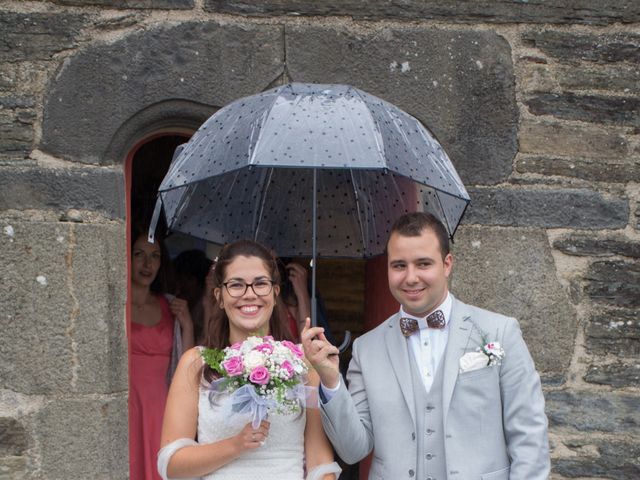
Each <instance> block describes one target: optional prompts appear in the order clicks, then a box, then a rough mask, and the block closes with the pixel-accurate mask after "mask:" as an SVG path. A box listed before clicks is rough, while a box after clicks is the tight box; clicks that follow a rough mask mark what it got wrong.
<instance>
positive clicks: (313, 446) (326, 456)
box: [304, 369, 339, 480]
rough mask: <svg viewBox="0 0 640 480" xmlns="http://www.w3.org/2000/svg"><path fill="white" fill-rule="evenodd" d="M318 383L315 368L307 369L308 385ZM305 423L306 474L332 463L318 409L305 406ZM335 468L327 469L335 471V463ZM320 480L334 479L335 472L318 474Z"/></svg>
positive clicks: (331, 450)
mask: <svg viewBox="0 0 640 480" xmlns="http://www.w3.org/2000/svg"><path fill="white" fill-rule="evenodd" d="M319 384H320V377H319V376H318V374H317V373H316V372H315V370H313V369H310V370H309V383H308V385H309V386H312V387H318V385H319ZM306 414H307V425H306V427H305V430H304V452H305V458H306V467H307V472H308V476H307V478H309V477H310V475H311V474H312V473H313V469H314V468H316V467H320V466H323V465H325V466H327V467H328V466H329V464H332V463H333V449H332V448H331V444H330V443H329V440H328V439H327V436H326V435H325V433H324V428H323V427H322V418H321V417H320V409H318V408H307V412H306ZM335 467H336V468H335V469H332V468H329V470H332V471H336V469H337V470H338V473H339V467H338V466H337V464H335ZM319 478H321V479H322V480H335V479H336V478H337V474H333V473H330V474H326V475H323V476H320V477H319Z"/></svg>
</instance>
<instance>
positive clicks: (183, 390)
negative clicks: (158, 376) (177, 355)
mask: <svg viewBox="0 0 640 480" xmlns="http://www.w3.org/2000/svg"><path fill="white" fill-rule="evenodd" d="M201 367H202V360H201V358H200V352H199V351H198V349H197V348H192V349H191V350H189V351H187V352H185V354H184V355H183V356H182V358H181V359H180V363H178V368H177V370H176V373H175V375H174V376H173V381H172V382H171V387H170V388H169V396H168V397H167V406H166V407H165V412H164V421H163V424H162V437H161V440H160V446H161V447H163V448H164V447H166V446H167V445H170V444H171V443H172V442H175V441H177V440H181V439H190V440H193V439H195V437H196V431H197V426H198V397H199V385H200V378H201ZM259 430H260V435H258V439H259V440H262V439H263V437H266V435H267V433H268V424H267V423H266V422H263V424H262V425H261V426H260V429H259ZM254 433H255V431H254V430H253V429H252V427H251V424H250V423H249V424H247V425H246V426H245V427H244V428H243V429H242V431H241V432H240V433H239V434H238V435H236V436H234V437H231V438H227V439H225V440H221V441H219V442H215V443H209V444H196V445H190V446H185V447H183V448H180V449H179V450H177V451H176V452H175V453H174V454H173V455H172V456H171V458H170V459H169V462H168V466H167V472H166V473H167V477H168V478H183V477H200V476H203V475H206V474H208V473H211V472H212V471H214V470H217V469H218V468H220V467H222V466H223V465H225V464H227V463H229V462H231V461H232V460H234V459H236V458H238V457H239V456H240V455H242V454H243V453H244V452H246V451H247V450H252V449H255V448H258V447H259V446H260V442H259V441H255V437H256V435H253V434H254Z"/></svg>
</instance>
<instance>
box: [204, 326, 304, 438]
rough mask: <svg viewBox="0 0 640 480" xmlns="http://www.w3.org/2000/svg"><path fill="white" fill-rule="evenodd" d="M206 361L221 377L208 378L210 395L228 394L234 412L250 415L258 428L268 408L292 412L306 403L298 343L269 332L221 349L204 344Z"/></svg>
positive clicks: (301, 360)
mask: <svg viewBox="0 0 640 480" xmlns="http://www.w3.org/2000/svg"><path fill="white" fill-rule="evenodd" d="M201 355H202V358H203V359H204V361H205V363H206V364H207V365H209V366H210V367H211V369H212V370H214V371H215V372H217V373H218V374H219V375H220V377H219V378H218V379H216V380H214V381H213V382H211V385H210V387H209V388H210V390H211V397H210V398H211V399H212V400H213V399H214V398H215V396H216V395H218V394H221V393H230V394H231V402H232V403H231V404H232V409H233V411H234V412H239V413H247V412H251V413H252V415H253V421H252V423H253V427H254V428H258V426H259V425H260V422H261V421H262V420H264V419H265V418H266V416H267V414H268V412H269V411H271V410H275V411H277V412H278V413H295V412H299V411H301V409H302V407H303V406H304V405H305V400H306V397H307V388H308V387H305V385H304V384H305V382H306V374H307V372H308V368H307V365H306V364H305V363H304V359H303V356H304V354H303V351H302V348H301V347H300V345H296V344H295V343H293V342H290V341H288V340H282V341H276V340H274V339H273V337H271V336H266V337H249V338H247V339H246V340H245V341H244V342H242V343H234V344H233V345H231V346H230V347H227V348H225V349H224V350H218V349H215V348H204V349H202V351H201Z"/></svg>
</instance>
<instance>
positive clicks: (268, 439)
mask: <svg viewBox="0 0 640 480" xmlns="http://www.w3.org/2000/svg"><path fill="white" fill-rule="evenodd" d="M214 274H215V285H216V287H215V289H214V295H215V297H216V300H217V305H216V307H215V312H214V314H213V316H212V318H211V319H210V320H209V321H210V322H211V323H210V325H209V328H207V329H206V331H208V332H209V333H208V336H207V338H206V339H205V341H204V342H203V343H204V346H205V347H213V348H220V349H221V348H224V347H227V346H229V345H231V344H234V343H236V342H242V341H244V340H246V339H247V337H248V336H250V335H260V336H265V335H271V336H273V337H274V338H275V339H276V340H285V339H289V338H288V337H289V334H288V332H287V331H286V327H285V323H284V321H283V320H284V319H281V318H280V317H279V315H278V314H277V312H278V309H275V308H274V307H275V305H276V298H277V297H278V293H279V291H280V287H279V280H280V279H279V274H278V267H277V264H276V260H275V258H274V257H273V255H271V254H270V253H269V251H268V250H267V249H265V248H264V247H263V246H261V245H260V244H257V243H255V242H251V241H239V242H235V243H232V244H229V245H227V246H225V247H224V248H223V249H222V251H221V252H220V256H219V258H218V262H217V263H216V265H215V271H214ZM214 378H215V376H214V374H213V371H212V370H211V369H210V368H209V367H208V366H207V365H206V364H204V363H203V360H202V356H201V347H195V348H192V349H191V350H189V351H187V352H186V353H185V354H184V355H183V356H182V358H181V360H180V363H179V364H178V368H177V370H176V372H175V375H174V377H173V382H172V383H171V388H170V389H169V396H168V398H167V405H166V410H165V415H164V423H163V427H162V438H161V446H162V449H161V450H160V452H159V454H158V470H159V472H160V474H161V475H162V477H163V478H164V479H165V480H167V479H178V478H194V477H202V478H205V479H210V480H251V479H255V480H302V479H303V478H305V476H304V472H305V470H306V471H307V476H306V478H307V480H310V479H313V480H335V479H337V477H338V475H339V473H340V467H338V465H337V464H336V463H334V462H333V450H332V448H331V445H330V444H329V441H328V440H327V438H326V436H325V434H324V430H323V428H322V422H321V418H320V411H319V409H317V408H307V409H306V410H303V411H302V413H294V414H279V413H277V412H270V413H269V416H268V418H267V420H265V421H263V422H262V423H261V424H260V426H259V427H258V428H257V429H255V430H254V429H253V427H252V425H251V415H250V414H247V415H243V414H240V413H235V412H232V410H231V405H230V402H229V396H228V395H222V397H223V398H222V399H221V400H220V399H218V398H216V400H215V401H214V402H213V403H212V402H211V401H210V399H209V391H208V389H207V386H208V383H209V382H210V381H211V380H213V379H214ZM318 383H319V378H318V375H317V373H316V372H315V371H313V370H312V369H310V371H309V385H311V386H316V387H317V385H318ZM225 397H226V398H225ZM225 399H226V400H227V401H226V402H225Z"/></svg>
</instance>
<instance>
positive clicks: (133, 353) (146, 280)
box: [129, 228, 193, 480]
mask: <svg viewBox="0 0 640 480" xmlns="http://www.w3.org/2000/svg"><path fill="white" fill-rule="evenodd" d="M143 232H145V230H144V229H140V228H135V229H134V232H133V235H132V238H133V239H134V241H133V244H132V246H131V289H130V293H131V294H130V298H129V302H130V303H131V323H130V325H129V339H130V357H129V358H130V363H129V464H130V465H129V471H130V478H131V480H159V479H160V476H159V475H158V472H157V469H156V458H157V455H158V450H159V449H160V434H161V431H162V417H163V414H164V408H165V403H166V400H167V393H168V390H169V382H170V381H171V376H172V375H173V371H174V370H175V366H176V365H177V363H178V358H179V357H180V355H181V353H182V351H184V350H185V349H189V348H191V347H192V346H193V322H192V321H191V316H190V314H189V305H188V303H187V301H186V300H184V299H180V298H172V299H171V300H169V298H167V296H166V295H165V294H164V292H165V289H166V283H167V282H166V275H165V273H166V272H165V271H166V268H167V266H168V265H169V256H168V254H167V252H166V249H165V248H164V245H163V244H162V242H161V240H160V239H156V241H155V242H154V243H149V241H148V240H147V236H146V235H145V234H144V233H143Z"/></svg>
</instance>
